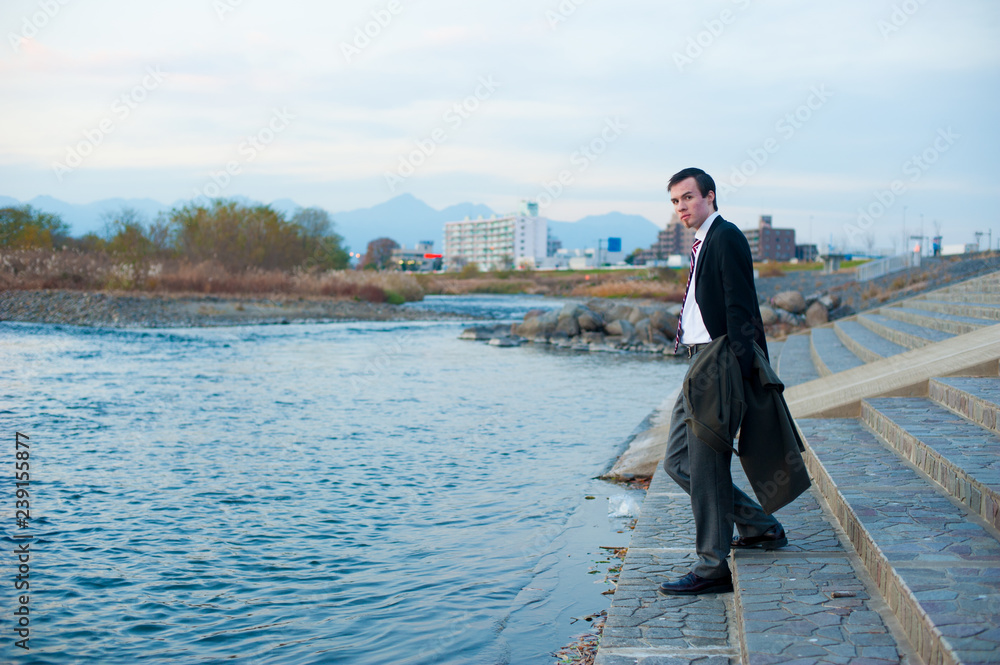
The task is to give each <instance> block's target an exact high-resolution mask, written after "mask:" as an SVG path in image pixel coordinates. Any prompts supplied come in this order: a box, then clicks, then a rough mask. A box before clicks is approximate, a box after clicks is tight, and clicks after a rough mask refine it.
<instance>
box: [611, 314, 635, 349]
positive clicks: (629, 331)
mask: <svg viewBox="0 0 1000 665" xmlns="http://www.w3.org/2000/svg"><path fill="white" fill-rule="evenodd" d="M604 332H605V333H607V334H608V335H611V336H613V337H621V338H622V339H621V343H622V344H631V343H632V341H633V340H635V326H633V325H632V324H631V323H629V321H628V319H617V320H615V321H612V322H611V323H609V324H608V325H606V326H605V327H604Z"/></svg>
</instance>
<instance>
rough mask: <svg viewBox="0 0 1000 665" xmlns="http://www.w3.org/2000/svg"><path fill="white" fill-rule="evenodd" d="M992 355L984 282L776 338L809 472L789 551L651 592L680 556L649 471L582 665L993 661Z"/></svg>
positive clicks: (745, 559) (997, 537) (735, 560)
mask: <svg viewBox="0 0 1000 665" xmlns="http://www.w3.org/2000/svg"><path fill="white" fill-rule="evenodd" d="M998 359H1000V273H995V274H992V275H987V276H985V277H981V278H977V279H973V280H969V281H967V282H963V283H961V284H957V285H953V286H949V287H946V288H944V289H941V290H938V291H934V292H931V293H928V294H924V295H921V296H918V297H914V298H912V299H909V300H906V301H902V302H899V303H895V304H893V305H892V306H890V307H883V308H881V309H878V310H873V311H870V312H865V313H862V314H859V315H858V316H856V317H851V318H850V319H845V320H841V321H836V322H834V323H832V324H828V325H826V326H824V327H821V328H816V329H813V330H811V331H809V333H807V334H801V335H794V336H790V337H789V338H788V339H787V340H785V341H784V343H779V344H775V345H774V346H773V348H772V362H774V363H775V366H776V368H777V371H778V373H779V375H780V376H781V377H782V379H783V380H784V381H785V382H786V385H787V386H788V388H787V389H786V399H788V401H789V405H790V407H791V408H792V412H793V414H795V416H796V422H797V423H798V425H799V428H800V429H801V431H802V433H803V435H804V438H805V440H806V443H807V452H806V456H805V457H806V463H807V465H808V467H809V472H810V475H811V476H812V478H813V488H812V489H811V491H810V492H809V493H807V495H804V496H803V497H800V498H799V499H798V500H796V502H794V503H793V504H792V505H790V506H788V507H786V508H783V509H782V510H781V511H779V513H778V517H779V519H781V521H782V523H783V524H784V525H785V527H786V530H787V531H788V533H789V541H790V542H789V546H788V547H786V548H782V549H780V550H776V551H771V552H765V551H762V550H750V551H747V550H739V551H734V553H733V556H732V569H733V573H734V587H735V592H734V593H733V594H723V595H721V596H704V597H679V598H664V597H658V596H657V594H656V587H657V585H658V584H659V582H661V581H664V580H665V579H670V578H673V577H676V576H678V574H683V573H684V572H686V571H687V570H688V568H689V566H690V564H691V562H692V561H693V558H694V554H693V542H692V539H693V526H692V524H691V517H690V505H689V503H688V499H687V496H686V495H684V494H683V493H681V492H680V491H679V490H678V489H677V488H676V487H673V486H672V483H671V481H670V479H669V478H668V477H666V474H664V473H662V472H658V473H657V475H656V476H654V478H653V482H652V484H651V485H650V489H649V492H648V493H647V497H646V502H645V504H644V506H643V517H642V518H641V519H640V520H639V523H638V525H637V528H636V532H635V534H634V536H633V539H632V547H631V548H630V550H629V553H628V556H627V557H626V561H625V565H624V568H623V570H622V573H621V577H620V581H619V587H618V591H616V594H615V597H614V601H613V603H612V608H611V610H610V611H609V617H608V620H607V623H606V625H605V629H604V636H603V639H602V644H601V650H600V652H599V654H598V659H597V663H598V665H619V664H624V663H646V664H648V665H652V664H654V663H667V662H669V663H685V662H686V663H694V662H698V663H711V662H717V663H731V664H735V663H744V664H751V663H752V664H754V665H757V664H767V663H791V662H794V663H899V662H908V663H927V664H934V665H937V664H952V663H956V664H957V663H965V664H969V665H971V664H973V663H976V664H979V663H1000V365H998ZM831 413H834V414H836V415H838V416H841V417H830V414H831ZM733 477H734V479H737V482H740V481H739V479H741V478H743V474H742V471H741V470H740V469H739V463H738V462H735V464H734V473H733ZM720 616H721V617H723V618H724V619H725V626H726V630H722V629H721V628H720V624H719V623H718V620H719V617H720Z"/></svg>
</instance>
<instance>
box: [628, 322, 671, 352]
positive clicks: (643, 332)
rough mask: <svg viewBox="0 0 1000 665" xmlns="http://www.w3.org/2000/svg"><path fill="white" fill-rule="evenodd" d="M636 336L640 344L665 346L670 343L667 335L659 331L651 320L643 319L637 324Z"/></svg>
mask: <svg viewBox="0 0 1000 665" xmlns="http://www.w3.org/2000/svg"><path fill="white" fill-rule="evenodd" d="M635 336H636V337H637V338H638V339H639V341H640V342H644V343H645V344H648V345H650V346H665V345H666V344H667V343H668V342H669V340H668V339H667V337H666V335H664V334H663V333H662V332H661V331H659V330H657V329H656V327H654V326H653V324H652V322H651V321H650V320H649V319H643V320H642V321H639V323H637V324H635Z"/></svg>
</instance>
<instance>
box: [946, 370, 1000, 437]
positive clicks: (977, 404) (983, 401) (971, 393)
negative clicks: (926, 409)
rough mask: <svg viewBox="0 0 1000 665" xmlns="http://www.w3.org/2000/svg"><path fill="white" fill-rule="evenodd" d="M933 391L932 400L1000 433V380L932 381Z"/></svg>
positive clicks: (948, 378)
mask: <svg viewBox="0 0 1000 665" xmlns="http://www.w3.org/2000/svg"><path fill="white" fill-rule="evenodd" d="M929 390H930V397H931V399H933V400H935V401H936V402H938V403H940V404H943V405H944V406H946V407H948V408H949V409H951V410H952V411H954V412H956V413H959V414H961V415H963V416H965V417H966V418H968V419H969V420H971V421H972V422H974V423H976V424H977V425H979V426H980V427H984V428H986V429H988V430H990V431H992V432H994V433H996V434H1000V378H998V377H983V378H976V377H957V376H956V377H947V378H937V379H931V380H930V386H929Z"/></svg>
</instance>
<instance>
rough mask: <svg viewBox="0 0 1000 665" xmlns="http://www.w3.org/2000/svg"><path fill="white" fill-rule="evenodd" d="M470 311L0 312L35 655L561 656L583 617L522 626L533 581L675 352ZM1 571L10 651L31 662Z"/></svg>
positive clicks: (371, 659) (109, 658) (61, 658)
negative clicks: (485, 322)
mask: <svg viewBox="0 0 1000 665" xmlns="http://www.w3.org/2000/svg"><path fill="white" fill-rule="evenodd" d="M536 302H537V301H531V300H530V299H529V304H531V305H534V304H535V303H536ZM501 309H503V308H502V307H501ZM515 309H516V308H515V307H513V306H511V307H509V308H508V310H507V311H514V310H515ZM461 327H462V324H455V323H419V324H414V323H405V324H404V323H400V324H394V323H388V324H387V323H356V324H302V325H286V326H259V327H237V328H216V329H183V330H182V329H177V330H154V331H135V330H95V329H84V328H74V327H65V326H64V327H58V326H41V325H27V324H9V323H5V324H0V363H2V366H3V368H4V376H3V379H2V382H0V386H2V388H0V393H2V400H3V401H2V405H3V406H2V409H3V411H2V415H3V418H2V422H3V423H4V433H3V437H2V440H3V441H5V442H6V443H3V444H2V445H3V450H2V451H0V452H2V457H0V459H3V461H4V468H8V469H9V468H11V467H10V466H9V465H8V463H9V462H11V461H12V458H13V439H14V431H15V430H17V431H21V432H25V433H27V434H28V435H29V436H30V437H31V477H32V485H31V492H32V495H31V505H32V517H33V522H32V528H31V529H30V532H31V533H34V534H35V535H36V539H35V541H34V543H33V544H32V551H33V554H32V560H31V580H32V581H31V593H32V596H31V612H32V614H31V617H32V622H31V629H32V633H31V646H32V650H31V654H30V662H38V663H68V662H101V663H133V662H155V663H161V662H162V663H173V662H176V663H205V662H216V661H218V662H222V661H223V660H228V661H229V662H232V661H233V660H235V661H236V662H245V663H318V662H330V663H479V662H483V663H499V662H548V660H546V659H540V658H538V656H537V654H540V653H545V652H546V651H551V650H553V649H555V648H557V647H559V646H561V644H544V641H545V640H551V639H553V635H556V636H557V637H558V635H561V634H571V633H572V632H573V631H574V630H576V629H571V628H568V627H556V628H554V632H553V631H545V630H542V631H540V632H539V631H535V630H529V629H528V628H527V627H526V626H529V625H533V624H534V623H535V622H537V621H540V620H541V619H540V617H541V616H543V615H538V614H537V613H536V614H532V610H531V607H532V606H533V605H536V604H537V603H538V602H539V600H540V599H539V598H537V597H534V598H530V597H526V591H525V589H526V588H527V589H529V590H530V588H531V582H532V580H537V579H540V578H543V577H544V576H545V571H546V570H551V564H546V563H545V561H546V558H547V557H549V558H551V557H552V554H553V551H554V550H553V548H558V547H561V546H565V545H560V542H563V543H565V541H566V537H567V535H569V534H570V533H571V532H573V531H574V524H576V522H579V521H580V520H581V519H583V521H584V522H585V523H587V524H590V523H591V522H593V519H590V522H587V520H586V519H584V518H582V517H581V515H584V513H585V511H588V510H589V511H591V512H593V511H594V507H593V506H594V505H595V504H596V502H586V501H584V500H583V494H585V493H587V492H593V489H592V488H593V486H594V484H595V483H597V482H598V481H594V480H592V479H591V478H592V477H593V476H594V475H596V474H598V473H600V472H601V471H602V470H603V469H604V467H605V465H606V463H607V462H608V461H609V459H610V458H611V457H612V456H613V455H614V454H615V453H616V452H617V447H618V445H619V443H620V442H621V441H622V440H623V439H624V437H625V436H627V435H628V433H629V432H630V431H631V430H632V429H633V428H634V427H635V425H636V424H637V423H638V422H639V421H640V420H641V419H642V418H643V417H645V416H646V415H647V414H648V412H649V411H650V410H651V409H652V408H654V407H655V406H657V405H658V404H659V403H660V402H661V401H662V399H663V398H664V396H665V395H666V394H667V393H668V392H669V391H670V390H671V388H672V387H673V385H675V384H676V383H677V381H678V380H679V378H680V376H681V374H682V373H683V368H682V367H681V366H679V365H676V364H673V363H672V362H671V361H668V360H662V359H660V360H651V359H646V358H640V357H628V356H617V355H610V354H594V355H586V354H575V353H570V352H557V351H552V350H548V349H544V348H538V347H532V346H525V347H521V348H513V349H498V348H494V347H489V346H487V345H484V344H481V343H474V342H467V341H460V340H458V339H457V335H458V332H459V331H460V330H461ZM5 476H6V473H5ZM11 491H12V487H11V483H10V482H8V481H4V483H3V484H2V488H0V501H3V511H2V514H3V515H4V516H5V524H3V525H2V531H0V532H2V533H4V534H5V543H6V544H5V546H4V548H5V550H6V551H9V550H10V549H12V547H13V544H12V543H13V541H12V540H11V538H10V536H11V535H13V534H14V533H15V532H16V530H15V529H14V525H13V514H12V513H13V498H12V496H11ZM585 504H586V505H585ZM576 526H579V524H576ZM606 528H607V525H605V529H606ZM591 545H592V543H591ZM560 556H561V555H560ZM10 558H11V557H9V556H5V557H4V566H5V568H4V578H5V579H8V580H10V579H12V575H13V572H12V570H13V566H12V564H11V563H10ZM557 568H558V566H557ZM560 570H561V569H560ZM593 582H594V580H593V579H586V580H581V581H580V584H581V585H588V584H589V585H590V586H591V587H593ZM4 586H5V591H3V592H0V608H2V610H3V615H4V617H5V620H4V622H3V623H2V624H0V625H2V626H3V627H4V628H3V632H4V633H5V634H0V654H7V655H8V656H11V657H17V658H18V659H19V661H18V662H29V660H25V659H24V656H22V655H20V650H14V649H13V647H12V643H13V641H14V639H15V637H14V636H13V635H12V631H13V629H12V628H11V627H10V623H9V621H7V620H6V617H9V616H10V614H9V612H10V610H12V609H13V605H12V603H13V598H14V595H15V594H14V591H13V588H12V586H13V585H12V584H6V585H4ZM567 588H568V589H573V588H574V582H573V580H568V581H566V580H564V581H563V582H562V583H561V584H554V585H552V587H551V593H562V592H561V591H558V589H567ZM528 595H529V596H530V593H529V594H528ZM550 595H551V594H550ZM598 597H599V596H598ZM605 598H606V597H605ZM544 600H545V601H547V602H550V603H553V604H552V605H551V610H552V612H551V613H552V615H553V620H554V619H555V615H556V614H558V613H559V612H563V613H565V611H567V607H569V605H567V603H569V602H570V601H565V602H562V601H560V598H546V599H544ZM543 604H544V603H543ZM595 609H596V610H599V609H601V608H600V607H596V608H591V610H595ZM518 626H520V628H517V630H518V631H519V633H523V634H529V633H530V634H531V635H532V637H531V639H528V640H527V641H525V640H522V639H521V638H520V635H519V634H511V632H510V631H511V630H514V629H515V627H518ZM505 627H506V628H505ZM581 630H582V627H581ZM578 632H579V631H578ZM549 660H550V659H549Z"/></svg>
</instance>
